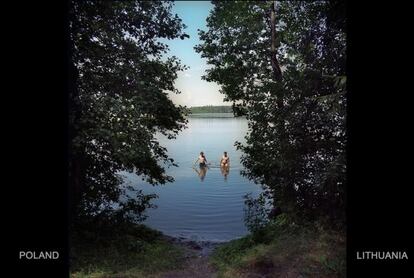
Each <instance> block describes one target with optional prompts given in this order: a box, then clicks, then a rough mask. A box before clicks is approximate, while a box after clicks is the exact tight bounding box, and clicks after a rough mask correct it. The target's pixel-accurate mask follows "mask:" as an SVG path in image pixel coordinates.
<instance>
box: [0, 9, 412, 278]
mask: <svg viewBox="0 0 414 278" xmlns="http://www.w3.org/2000/svg"><path fill="white" fill-rule="evenodd" d="M348 2H349V1H348ZM355 2H357V1H355ZM347 10H348V11H347V13H348V62H349V63H348V88H349V102H348V103H349V105H348V107H349V113H348V126H349V129H348V134H349V149H348V174H349V175H348V191H347V194H348V277H365V276H368V275H369V276H374V275H375V276H376V277H378V276H381V277H402V274H403V271H406V270H408V261H366V260H365V261H358V260H356V251H374V250H380V251H408V240H409V235H410V229H411V228H409V222H410V218H409V207H411V206H409V204H410V201H411V198H410V197H411V196H410V194H409V188H410V186H411V184H412V181H411V180H410V179H408V178H407V177H409V176H410V174H411V171H410V170H411V169H410V168H411V166H412V164H413V163H412V162H411V161H410V160H411V158H412V156H411V146H410V144H409V143H412V142H413V140H410V139H411V135H410V133H411V131H412V130H411V129H412V126H413V124H412V122H410V117H409V115H411V114H412V113H410V112H411V111H412V110H413V108H411V107H410V106H411V103H410V102H409V101H408V99H409V96H410V94H411V93H412V89H411V88H410V87H409V85H411V83H412V80H413V77H411V74H412V70H411V69H410V67H412V63H411V61H409V60H410V59H411V56H412V50H410V49H409V48H410V46H412V45H411V43H409V42H408V41H409V39H410V32H409V30H408V29H409V24H408V23H409V19H410V17H409V16H408V15H407V13H408V11H409V9H408V7H407V6H403V5H402V4H401V3H399V4H398V5H395V4H393V3H390V2H388V3H387V4H381V3H379V2H372V3H371V4H368V3H366V4H365V5H361V3H347ZM66 11H67V9H66V3H65V1H61V2H60V3H59V1H49V2H43V1H42V2H40V1H38V2H34V1H26V2H22V1H18V2H17V3H15V4H13V6H11V5H10V3H9V6H3V7H2V14H3V16H2V29H4V30H3V32H2V35H3V36H2V37H3V39H2V42H1V44H2V46H3V47H4V46H5V50H2V54H3V55H2V56H3V57H4V58H3V63H2V67H3V71H2V72H3V74H2V79H3V90H2V94H1V104H2V109H1V111H2V117H1V119H2V123H3V124H2V136H1V137H2V139H3V141H5V142H4V143H3V144H2V147H3V149H4V152H3V154H4V155H3V156H2V158H3V165H4V166H3V182H2V186H3V188H4V189H6V191H5V192H4V193H3V194H2V196H3V198H2V199H3V202H2V203H3V215H4V216H5V217H3V219H5V220H6V223H3V225H2V230H3V231H5V232H6V235H5V236H4V237H3V241H4V244H5V245H7V248H1V249H2V252H3V255H4V256H3V258H6V259H7V261H3V263H4V262H6V264H5V265H6V266H11V267H12V269H11V270H12V272H11V273H14V274H15V275H13V276H14V277H21V276H22V275H20V272H21V273H23V272H26V274H29V275H30V276H31V277H33V276H38V275H39V277H46V276H50V277H67V276H68V260H67V249H68V248H67V247H68V244H67V209H66V208H67V168H66V164H67V161H66V157H67V136H66V134H67V133H66V129H67V101H66V98H67V92H66V83H67V80H66V72H67V54H66V45H67V43H66V39H67V30H66V29H65V28H66V27H65V24H66ZM4 15H6V17H5V16H4ZM411 33H412V32H411ZM411 118H412V117H411ZM5 201H9V202H7V204H6V202H5ZM20 250H32V251H41V250H43V251H44V250H57V251H59V252H60V259H59V260H45V261H42V260H37V261H34V260H31V261H28V260H18V251H20ZM410 255H411V254H410V253H408V256H409V257H410Z"/></svg>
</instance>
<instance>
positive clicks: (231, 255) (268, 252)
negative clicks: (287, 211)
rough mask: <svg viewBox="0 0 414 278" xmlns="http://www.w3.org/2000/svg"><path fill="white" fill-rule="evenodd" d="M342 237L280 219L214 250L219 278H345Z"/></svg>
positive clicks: (329, 231) (313, 226) (213, 258)
mask: <svg viewBox="0 0 414 278" xmlns="http://www.w3.org/2000/svg"><path fill="white" fill-rule="evenodd" d="M345 246H346V243H345V235H344V233H341V232H338V231H331V230H325V229H323V228H321V227H318V226H317V225H314V224H308V225H300V226H299V225H294V224H288V221H286V219H285V218H284V216H283V215H281V216H279V217H278V219H276V220H275V221H273V222H271V223H270V224H269V225H267V226H266V227H265V228H264V229H262V230H260V231H258V232H256V233H255V234H253V235H249V236H246V237H244V238H241V239H238V240H233V241H231V242H229V243H228V244H226V245H223V246H221V247H220V248H218V249H217V250H216V251H215V252H214V253H213V255H212V257H211V262H212V263H213V264H214V265H215V266H216V267H217V268H218V271H219V277H255V276H257V277H259V276H265V277H301V276H302V277H345V275H346V265H345V260H346V248H345Z"/></svg>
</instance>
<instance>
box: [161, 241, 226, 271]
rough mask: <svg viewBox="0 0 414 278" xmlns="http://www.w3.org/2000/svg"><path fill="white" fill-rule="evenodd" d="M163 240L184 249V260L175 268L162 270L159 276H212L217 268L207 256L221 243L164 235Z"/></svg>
mask: <svg viewBox="0 0 414 278" xmlns="http://www.w3.org/2000/svg"><path fill="white" fill-rule="evenodd" d="M164 237H165V240H167V241H169V242H170V243H172V244H174V245H176V246H178V247H179V248H181V249H182V250H183V251H184V258H185V262H184V263H183V267H182V268H181V269H177V270H171V271H167V272H163V273H160V274H158V275H157V277H160V278H190V277H191V278H193V277H194V278H214V277H217V270H216V269H215V268H214V267H213V266H212V265H211V264H210V262H209V256H210V254H211V253H212V252H213V251H214V249H215V248H217V247H218V246H219V245H220V244H221V243H213V242H195V241H187V240H185V239H180V238H173V237H168V236H164Z"/></svg>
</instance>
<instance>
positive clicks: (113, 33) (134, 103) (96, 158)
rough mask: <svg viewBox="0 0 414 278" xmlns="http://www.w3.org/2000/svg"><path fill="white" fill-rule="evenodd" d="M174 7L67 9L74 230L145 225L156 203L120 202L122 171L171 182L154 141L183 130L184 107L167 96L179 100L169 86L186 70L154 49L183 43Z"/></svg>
mask: <svg viewBox="0 0 414 278" xmlns="http://www.w3.org/2000/svg"><path fill="white" fill-rule="evenodd" d="M171 5H172V4H171V3H169V2H161V1H157V2H153V1H115V2H113V1H69V45H70V49H69V58H70V65H69V80H70V82H69V140H70V142H69V144H70V145H69V182H70V184H69V186H70V193H71V195H70V197H71V198H70V205H71V217H72V218H71V223H75V222H79V221H84V220H85V219H87V218H98V217H100V218H103V217H106V218H118V219H119V218H122V217H125V218H126V219H125V220H128V221H132V220H135V221H141V220H142V219H143V218H142V217H141V216H140V215H141V213H142V212H143V211H144V210H145V208H147V207H149V206H150V204H149V201H150V199H151V198H153V197H155V196H145V195H144V194H142V192H138V194H137V196H132V197H131V198H129V199H128V198H127V196H123V195H125V189H124V188H121V187H120V184H121V183H122V180H121V178H120V177H119V176H118V175H117V173H118V172H119V171H129V172H135V173H136V174H137V175H140V176H142V177H143V179H146V180H147V181H148V182H149V183H151V184H158V183H166V182H169V181H172V180H173V178H172V177H171V176H168V175H166V173H165V170H164V168H163V164H164V165H166V166H173V165H175V164H174V161H173V159H171V158H169V157H168V156H167V152H166V149H165V148H164V147H163V146H161V145H160V144H159V142H158V141H157V139H156V138H155V134H156V133H157V132H159V133H161V134H164V135H166V136H167V137H168V138H174V137H175V136H176V134H177V133H178V132H179V131H180V130H181V129H182V128H184V127H185V124H186V118H185V116H186V109H185V107H181V106H175V105H174V104H173V103H172V101H171V100H170V99H169V98H168V96H167V92H168V91H172V92H175V93H179V92H178V90H177V89H176V88H175V87H174V80H175V79H176V77H177V72H178V71H181V70H184V69H185V67H184V66H183V65H181V64H180V62H179V60H178V59H177V58H176V57H171V58H168V59H163V58H162V55H163V54H164V53H166V52H167V51H168V47H167V45H166V44H164V43H161V42H160V41H159V39H160V38H166V39H174V38H181V39H184V38H185V37H188V35H186V34H185V33H183V31H182V30H183V28H184V27H185V26H184V25H183V24H182V22H181V19H180V18H178V16H177V15H173V14H172V13H171ZM160 162H161V163H160ZM121 196H123V197H124V198H123V201H120V197H121ZM125 198H126V199H125ZM115 210H117V211H115ZM133 215H135V216H137V217H136V218H135V219H134V217H133ZM88 221H89V220H88Z"/></svg>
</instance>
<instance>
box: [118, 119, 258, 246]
mask: <svg viewBox="0 0 414 278" xmlns="http://www.w3.org/2000/svg"><path fill="white" fill-rule="evenodd" d="M246 131H247V121H246V119H245V118H232V117H221V118H218V117H216V118H205V117H191V118H189V123H188V128H187V129H185V130H184V131H182V132H181V133H180V134H179V135H178V137H177V139H175V140H168V139H166V138H163V137H160V138H159V140H160V142H161V144H162V145H163V146H165V147H167V149H168V154H169V155H170V157H172V158H173V159H174V160H175V162H176V163H178V165H179V167H171V168H169V169H167V172H168V173H169V174H171V175H172V176H173V177H174V178H175V182H174V183H168V184H165V185H160V186H151V185H149V184H145V183H143V181H142V180H141V179H140V178H139V177H137V176H136V175H134V174H129V173H122V175H124V176H125V177H126V178H125V182H126V184H129V185H133V186H134V187H137V188H139V189H142V190H143V191H144V192H145V193H155V194H157V195H158V198H157V199H155V200H153V203H154V204H155V205H157V208H156V209H149V210H147V212H146V214H147V215H148V216H149V217H148V219H147V220H146V221H145V222H144V223H145V224H147V225H148V226H150V227H152V228H154V229H157V230H160V231H162V232H163V233H165V234H167V235H170V236H174V237H182V238H185V239H191V240H196V241H215V242H218V241H228V240H232V239H235V238H238V237H241V236H244V235H246V234H247V233H248V231H247V229H246V227H245V225H244V198H243V196H244V195H245V194H246V193H252V195H253V196H257V195H258V194H259V193H260V192H261V188H260V186H258V185H256V184H254V183H253V182H250V181H249V180H248V179H246V178H244V177H242V176H241V175H240V170H241V169H242V166H241V164H240V156H241V152H240V151H237V150H236V147H235V146H234V142H235V141H240V142H244V136H245V134H246ZM200 151H203V152H204V153H205V155H206V158H207V161H208V162H209V163H211V166H210V167H209V169H207V170H206V172H205V173H200V169H199V167H198V164H197V165H196V167H195V168H193V165H194V162H195V160H196V159H197V157H198V155H199V153H200ZM223 151H227V152H228V155H229V156H230V169H229V172H228V174H227V175H225V173H223V172H222V170H221V169H220V167H219V162H220V158H221V156H222V154H223ZM200 174H201V177H200ZM203 174H204V177H203Z"/></svg>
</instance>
